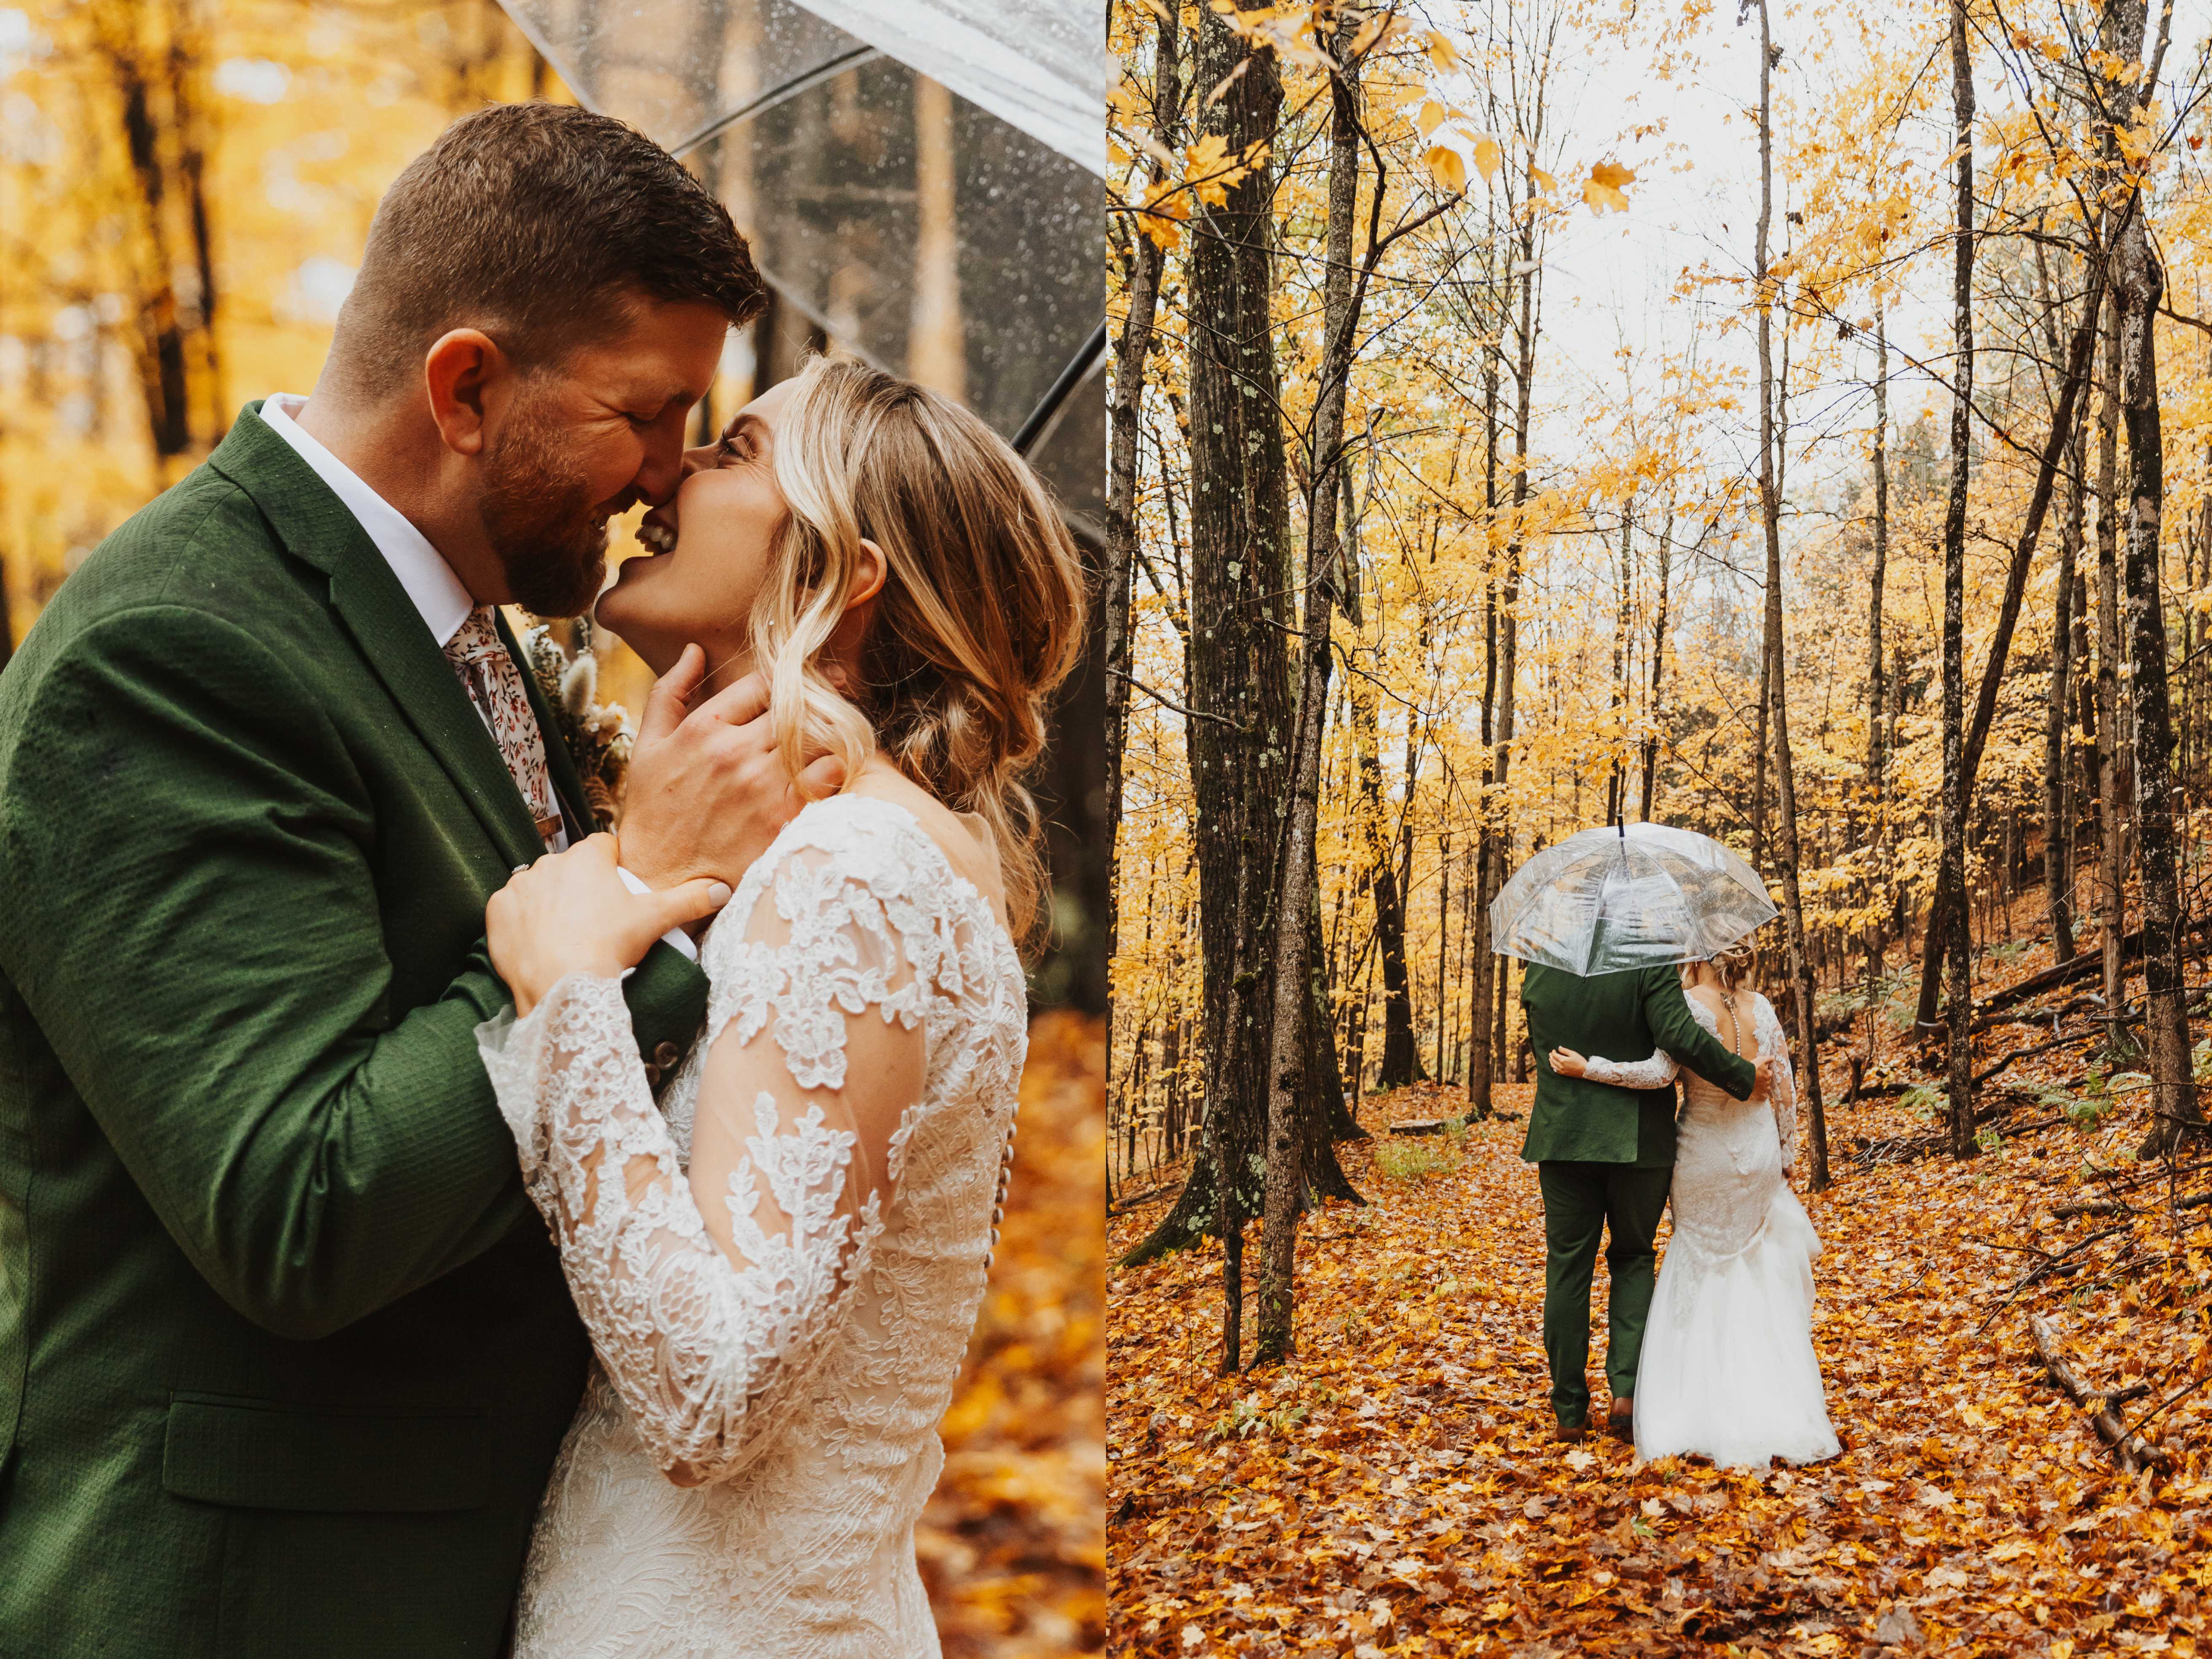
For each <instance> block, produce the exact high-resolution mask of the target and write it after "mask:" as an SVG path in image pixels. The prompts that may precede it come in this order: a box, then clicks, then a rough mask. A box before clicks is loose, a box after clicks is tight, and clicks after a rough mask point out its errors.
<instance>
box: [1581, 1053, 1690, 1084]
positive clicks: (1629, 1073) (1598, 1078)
mask: <svg viewBox="0 0 2212 1659" xmlns="http://www.w3.org/2000/svg"><path fill="white" fill-rule="evenodd" d="M1678 1070H1680V1067H1679V1066H1676V1065H1675V1064H1674V1055H1672V1054H1668V1052H1667V1051H1666V1050H1665V1049H1664V1048H1661V1049H1657V1050H1655V1051H1654V1052H1653V1054H1652V1055H1651V1057H1650V1059H1649V1060H1601V1059H1599V1058H1598V1057H1597V1056H1596V1055H1595V1054H1592V1055H1591V1056H1590V1057H1589V1066H1588V1067H1587V1069H1585V1070H1584V1072H1583V1076H1584V1077H1587V1078H1588V1079H1589V1080H1590V1081H1591V1082H1593V1083H1610V1084H1612V1085H1613V1086H1614V1087H1615V1088H1617V1089H1663V1088H1665V1087H1666V1086H1667V1085H1668V1084H1670V1083H1672V1082H1673V1081H1674V1074H1675V1073H1676V1072H1677V1071H1678Z"/></svg>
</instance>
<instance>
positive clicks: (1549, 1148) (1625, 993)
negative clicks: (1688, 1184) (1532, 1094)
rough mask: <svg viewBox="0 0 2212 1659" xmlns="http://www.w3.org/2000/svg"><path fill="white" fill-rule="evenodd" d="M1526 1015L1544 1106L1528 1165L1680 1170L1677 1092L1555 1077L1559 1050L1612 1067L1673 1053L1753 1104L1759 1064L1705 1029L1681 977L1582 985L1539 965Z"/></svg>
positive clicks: (1658, 975)
mask: <svg viewBox="0 0 2212 1659" xmlns="http://www.w3.org/2000/svg"><path fill="white" fill-rule="evenodd" d="M1521 1006H1522V1010H1523V1011H1524V1012H1526V1013H1527V1014H1528V1046H1529V1048H1531V1049H1533V1050H1534V1054H1535V1058H1536V1103H1535V1104H1534V1107H1532V1108H1531V1109H1530V1110H1529V1113H1528V1139H1527V1140H1526V1141H1524V1142H1523V1143H1522V1147H1521V1156H1522V1158H1526V1159H1528V1161H1529V1162H1531V1163H1543V1162H1550V1161H1552V1160H1554V1159H1571V1160H1576V1161H1580V1162H1588V1163H1592V1164H1632V1165H1634V1166H1635V1167H1637V1168H1638V1169H1647V1170H1649V1169H1664V1168H1666V1167H1668V1165H1670V1164H1673V1163H1674V1085H1672V1084H1669V1085H1667V1086H1666V1087H1665V1088H1663V1089H1620V1088H1615V1087H1614V1086H1613V1085H1611V1084H1609V1083H1593V1082H1591V1081H1590V1080H1589V1079H1588V1078H1579V1077H1561V1076H1559V1074H1558V1073H1556V1072H1554V1071H1553V1069H1552V1065H1551V1054H1552V1050H1553V1049H1554V1048H1572V1049H1574V1050H1575V1051H1576V1052H1577V1053H1578V1054H1588V1055H1592V1056H1595V1057H1597V1058H1601V1059H1604V1060H1649V1059H1650V1057H1651V1055H1652V1054H1653V1053H1654V1052H1655V1051H1656V1050H1658V1049H1661V1048H1664V1049H1665V1050H1666V1051H1667V1052H1668V1054H1672V1055H1673V1056H1674V1059H1675V1060H1676V1061H1677V1062H1679V1063H1680V1064H1681V1065H1684V1066H1688V1067H1689V1068H1690V1070H1692V1071H1693V1072H1695V1073H1697V1074H1698V1075H1699V1077H1702V1078H1705V1079H1709V1080H1711V1082H1713V1083H1716V1084H1717V1085H1720V1087H1722V1088H1723V1089H1725V1090H1727V1091H1729V1093H1730V1094H1732V1095H1734V1096H1735V1097H1736V1098H1737V1099H1738V1100H1747V1099H1749V1098H1750V1097H1751V1091H1752V1086H1753V1082H1754V1080H1755V1079H1754V1075H1753V1066H1752V1063H1751V1062H1750V1061H1749V1060H1745V1059H1744V1058H1742V1057H1741V1055H1739V1054H1735V1052H1734V1051H1732V1050H1731V1049H1730V1048H1729V1046H1728V1045H1727V1044H1726V1043H1724V1042H1722V1041H1721V1040H1720V1039H1719V1038H1718V1037H1717V1036H1714V1035H1713V1034H1712V1033H1711V1031H1708V1030H1705V1027H1704V1026H1702V1025H1700V1024H1698V1017H1697V1016H1696V1015H1695V1014H1693V1013H1692V1012H1690V1004H1689V1000H1688V999H1687V998H1686V997H1685V996H1684V995H1683V994H1682V981H1681V976H1680V975H1679V974H1677V973H1676V972H1675V970H1674V969H1672V968H1664V967H1661V968H1639V969H1634V970H1632V971H1631V972H1628V973H1625V974H1599V975H1595V976H1593V977H1591V978H1589V979H1583V978H1581V977H1579V976H1578V975H1574V974H1568V973H1562V972H1561V971H1560V970H1559V969H1556V968H1547V967H1544V966H1543V965H1542V964H1541V963H1529V964H1528V969H1527V970H1526V971H1525V972H1524V973H1523V974H1522V976H1521Z"/></svg>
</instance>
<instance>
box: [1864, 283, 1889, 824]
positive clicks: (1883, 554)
mask: <svg viewBox="0 0 2212 1659" xmlns="http://www.w3.org/2000/svg"><path fill="white" fill-rule="evenodd" d="M1874 355H1875V366H1874V571H1873V574H1872V575H1871V576H1870V577H1869V580H1868V584H1867V586H1868V596H1867V759H1866V780H1867V787H1868V788H1869V790H1871V791H1872V792H1873V793H1874V794H1875V799H1876V800H1877V801H1879V800H1880V799H1881V793H1882V765H1883V760H1884V758H1885V757H1884V756H1883V752H1882V743H1881V738H1882V731H1881V717H1882V712H1883V709H1884V708H1885V706H1886V698H1885V694H1884V688H1883V685H1882V678H1881V586H1882V582H1883V580H1884V579H1885V578H1886V577H1887V574H1888V571H1889V320H1888V319H1887V317H1885V316H1884V315H1883V314H1882V306H1881V290H1880V289H1876V290H1875V296H1874Z"/></svg>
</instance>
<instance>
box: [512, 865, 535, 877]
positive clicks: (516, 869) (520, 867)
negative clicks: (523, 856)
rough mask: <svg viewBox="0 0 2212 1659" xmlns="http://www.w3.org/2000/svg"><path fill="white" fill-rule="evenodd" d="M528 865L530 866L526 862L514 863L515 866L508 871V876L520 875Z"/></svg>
mask: <svg viewBox="0 0 2212 1659" xmlns="http://www.w3.org/2000/svg"><path fill="white" fill-rule="evenodd" d="M529 867H530V866H528V865H526V864H518V865H516V866H514V868H513V869H512V870H510V871H508V872H507V874H508V875H509V876H510V877H513V876H519V875H520V874H521V873H522V872H524V871H525V870H527V869H528V868H529Z"/></svg>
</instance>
